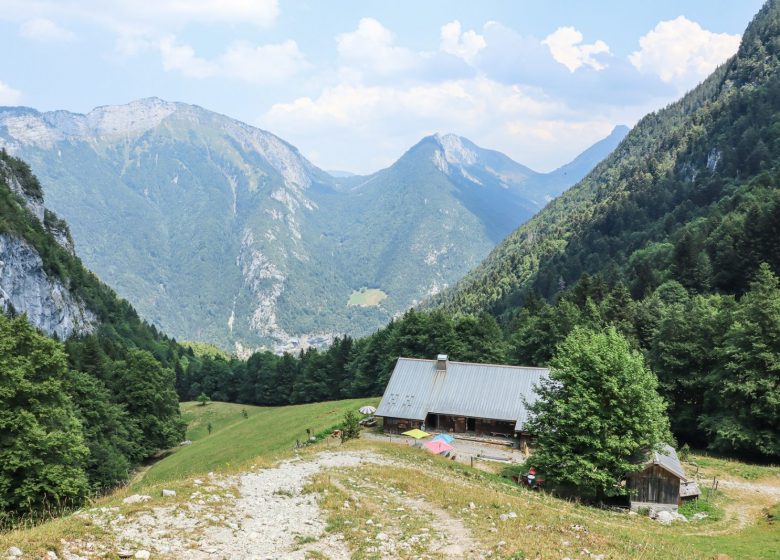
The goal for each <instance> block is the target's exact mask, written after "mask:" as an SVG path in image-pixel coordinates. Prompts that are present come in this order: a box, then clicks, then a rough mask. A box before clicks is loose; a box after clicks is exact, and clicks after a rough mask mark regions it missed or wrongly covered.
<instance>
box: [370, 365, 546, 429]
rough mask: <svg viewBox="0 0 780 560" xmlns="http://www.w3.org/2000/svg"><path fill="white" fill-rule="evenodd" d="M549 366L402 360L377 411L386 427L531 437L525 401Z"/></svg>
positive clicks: (531, 397) (534, 398)
mask: <svg viewBox="0 0 780 560" xmlns="http://www.w3.org/2000/svg"><path fill="white" fill-rule="evenodd" d="M548 373H549V370H547V369H545V368H529V367H518V366H505V365H494V364H475V363H467V362H451V361H449V360H448V359H447V356H444V355H440V356H439V357H438V358H437V359H436V360H417V359H411V358H398V361H397V362H396V365H395V369H394V370H393V374H392V376H391V377H390V381H389V382H388V384H387V388H386V389H385V394H384V395H383V397H382V401H381V402H380V403H379V407H378V408H377V411H376V415H377V416H380V417H382V418H383V429H384V430H385V431H386V432H389V433H399V432H404V431H406V430H410V429H412V428H423V427H424V428H425V429H431V430H436V431H441V432H452V433H473V434H475V435H494V436H510V437H511V436H518V437H521V438H529V437H530V434H528V433H527V432H525V431H524V429H523V426H524V424H525V422H526V420H527V418H528V412H527V409H526V405H527V404H530V403H532V402H534V401H535V400H536V393H535V392H534V386H535V385H536V384H537V383H538V382H539V381H540V380H541V379H543V378H545V377H546V376H547V375H548Z"/></svg>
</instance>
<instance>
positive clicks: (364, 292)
mask: <svg viewBox="0 0 780 560" xmlns="http://www.w3.org/2000/svg"><path fill="white" fill-rule="evenodd" d="M386 297H387V294H386V293H384V292H383V291H382V290H380V289H378V288H361V289H360V290H355V291H354V292H352V294H351V295H350V296H349V301H348V302H347V305H359V306H361V307H374V306H376V305H379V303H380V302H381V301H382V300H383V299H385V298H386Z"/></svg>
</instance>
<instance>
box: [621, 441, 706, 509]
mask: <svg viewBox="0 0 780 560" xmlns="http://www.w3.org/2000/svg"><path fill="white" fill-rule="evenodd" d="M626 486H627V488H628V490H629V496H630V500H631V509H632V510H634V511H636V510H639V509H643V508H647V509H650V510H656V511H660V510H666V511H677V508H678V507H679V506H680V504H681V502H682V500H683V498H688V499H692V498H696V497H698V495H699V489H698V486H697V485H696V482H695V481H692V480H689V479H688V478H687V477H686V476H685V470H684V469H683V466H682V464H681V463H680V459H678V457H677V452H676V451H675V450H674V448H673V447H671V446H670V445H665V446H664V447H663V448H662V449H661V450H660V451H654V452H652V453H650V454H649V458H647V459H646V460H645V461H644V462H643V463H642V468H641V469H640V470H637V471H635V472H632V473H629V474H628V475H626ZM682 494H685V496H683V495H682Z"/></svg>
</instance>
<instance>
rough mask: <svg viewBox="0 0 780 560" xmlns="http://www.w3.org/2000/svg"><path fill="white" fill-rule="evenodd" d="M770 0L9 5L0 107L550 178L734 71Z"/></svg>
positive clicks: (385, 161)
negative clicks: (272, 137)
mask: <svg viewBox="0 0 780 560" xmlns="http://www.w3.org/2000/svg"><path fill="white" fill-rule="evenodd" d="M762 4H763V2H762V1H761V0H738V1H733V0H706V1H705V0H655V1H653V2H647V1H639V0H598V1H596V0H546V1H545V0H514V1H510V0H479V1H473V0H472V1H464V0H446V1H445V0H425V1H419V0H417V1H410V0H394V1H392V2H388V1H386V0H382V1H375V0H331V1H323V0H298V1H295V2H291V1H290V2H288V1H284V0H279V1H277V0H112V1H110V2H108V1H106V0H0V50H1V51H2V52H3V55H2V56H0V105H25V106H28V107H34V108H36V109H38V110H41V111H47V110H55V109H66V110H69V111H74V112H79V113H86V112H88V111H89V110H91V109H92V108H94V107H96V106H100V105H115V104H122V103H127V102H129V101H132V100H134V99H138V98H143V97H161V98H163V99H166V100H169V101H182V102H186V103H193V104H196V105H200V106H202V107H204V108H206V109H210V110H213V111H217V112H219V113H223V114H226V115H229V116H231V117H234V118H236V119H239V120H242V121H245V122H247V123H249V124H252V125H255V126H259V127H261V128H264V129H266V130H269V131H271V132H273V133H274V134H277V135H278V136H280V137H282V138H283V139H285V140H287V141H288V142H290V143H292V144H293V145H295V146H296V147H298V148H299V149H300V150H301V152H302V153H303V155H305V156H306V157H307V158H309V159H310V160H311V161H312V162H313V163H314V164H316V165H318V166H319V167H321V168H323V169H327V170H345V171H350V172H354V173H369V172H372V171H375V170H377V169H380V168H382V167H386V166H387V165H389V164H391V163H392V162H393V161H394V160H396V159H397V158H398V157H400V156H401V155H402V154H403V152H404V151H406V150H407V149H409V148H410V147H411V146H412V145H414V144H415V143H417V142H418V141H419V140H420V139H421V138H423V137H424V136H427V135H429V134H433V133H436V132H439V133H450V132H451V133H455V134H459V135H462V136H465V137H467V138H469V139H470V140H472V141H473V142H475V143H477V144H478V145H480V146H483V147H485V148H491V149H496V150H500V151H502V152H504V153H506V154H507V155H509V156H510V157H512V158H513V159H515V160H516V161H518V162H520V163H523V164H525V165H528V166H530V167H531V168H533V169H536V170H538V171H549V170H551V169H554V168H555V167H558V166H560V165H562V164H564V163H566V162H567V161H569V160H571V159H572V158H573V157H574V156H576V155H577V154H578V153H579V152H580V151H582V150H583V149H585V148H587V147H588V146H589V145H591V144H592V143H594V142H595V141H597V140H599V139H600V138H602V137H604V136H606V135H607V134H609V132H610V130H611V129H612V128H613V127H614V126H615V125H618V124H626V125H629V126H631V125H633V124H635V123H636V122H637V120H639V119H640V118H641V117H642V116H643V115H645V114H646V113H648V112H650V111H653V110H657V109H659V108H661V107H663V106H665V105H667V104H668V103H670V102H672V101H674V100H675V99H677V98H679V97H680V96H681V95H682V94H683V93H685V92H686V91H687V90H689V89H691V88H692V87H694V86H695V85H696V84H697V83H699V82H700V81H701V80H702V79H704V78H705V77H706V76H707V75H708V74H709V73H710V72H711V71H712V70H713V69H714V68H715V67H717V66H718V65H719V64H721V63H723V62H724V61H725V60H727V59H728V57H730V56H731V55H732V54H734V53H735V52H736V50H737V48H738V46H739V38H740V35H741V34H742V32H743V31H744V29H745V27H746V26H747V24H748V23H749V22H750V19H751V18H752V17H753V15H754V14H755V13H756V12H757V11H758V10H759V8H760V7H761V5H762Z"/></svg>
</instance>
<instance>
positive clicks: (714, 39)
mask: <svg viewBox="0 0 780 560" xmlns="http://www.w3.org/2000/svg"><path fill="white" fill-rule="evenodd" d="M739 41H740V37H739V35H729V34H728V33H713V32H711V31H707V30H706V29H703V28H702V27H701V26H700V25H699V24H698V23H696V22H695V21H691V20H689V19H687V18H686V17H685V16H679V17H677V18H675V19H673V20H668V21H661V22H659V23H658V25H656V26H655V28H654V29H652V30H650V31H649V32H648V33H647V34H646V35H644V36H643V37H641V38H640V39H639V46H640V49H639V50H638V51H636V52H634V53H632V54H631V55H630V56H629V57H628V58H629V60H630V61H631V64H633V65H634V67H635V68H636V69H637V70H639V71H640V72H646V73H651V74H656V75H657V76H658V77H659V78H661V80H663V81H664V82H667V83H675V84H677V85H678V86H679V87H680V88H681V89H687V88H689V87H692V86H694V85H695V84H697V83H698V82H699V81H701V80H702V79H704V78H705V77H706V76H707V75H709V74H710V73H711V72H712V71H713V70H714V69H715V67H717V66H718V64H721V63H722V62H725V61H726V59H728V58H729V57H730V56H731V55H733V54H734V53H735V52H737V49H738V48H739Z"/></svg>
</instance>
